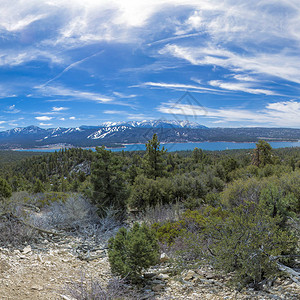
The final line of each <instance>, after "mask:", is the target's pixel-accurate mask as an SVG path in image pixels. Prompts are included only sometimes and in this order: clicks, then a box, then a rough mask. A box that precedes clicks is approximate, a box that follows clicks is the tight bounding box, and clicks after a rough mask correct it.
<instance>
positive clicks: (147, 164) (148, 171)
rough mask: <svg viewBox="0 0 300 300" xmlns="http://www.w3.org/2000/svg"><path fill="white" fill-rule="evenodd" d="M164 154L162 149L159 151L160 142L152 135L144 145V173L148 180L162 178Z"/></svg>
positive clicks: (164, 151)
mask: <svg viewBox="0 0 300 300" xmlns="http://www.w3.org/2000/svg"><path fill="white" fill-rule="evenodd" d="M165 153H166V150H165V148H164V147H162V149H160V142H159V141H158V138H157V134H156V133H154V134H153V137H152V139H151V140H149V141H148V143H146V155H145V156H144V172H145V175H146V176H147V177H148V178H151V179H154V180H155V179H156V178H157V177H161V176H163V173H164V169H165V166H164V163H163V155H164V154H165Z"/></svg>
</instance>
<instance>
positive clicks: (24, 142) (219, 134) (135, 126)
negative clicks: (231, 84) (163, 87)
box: [0, 120, 300, 149]
mask: <svg viewBox="0 0 300 300" xmlns="http://www.w3.org/2000/svg"><path fill="white" fill-rule="evenodd" d="M154 133H156V134H157V135H158V137H159V140H160V141H161V142H165V143H168V142H169V143H170V142H181V143H184V142H199V141H234V142H256V141H257V140H258V139H260V138H261V137H264V139H266V140H277V141H280V140H285V141H286V140H299V139H300V129H291V128H207V127H205V126H203V125H200V124H198V123H193V122H189V121H170V120H158V121H157V120H144V121H131V122H106V123H104V124H101V125H99V126H86V125H83V126H80V127H76V128H63V127H57V128H48V129H43V128H39V127H37V126H28V127H24V128H22V127H17V128H14V129H10V130H6V131H2V132H0V148H1V149H13V148H34V147H41V146H48V145H54V144H64V145H67V146H77V147H93V146H101V145H106V146H116V145H120V144H130V143H132V144H134V143H146V142H147V141H148V140H149V139H151V138H152V136H153V134H154Z"/></svg>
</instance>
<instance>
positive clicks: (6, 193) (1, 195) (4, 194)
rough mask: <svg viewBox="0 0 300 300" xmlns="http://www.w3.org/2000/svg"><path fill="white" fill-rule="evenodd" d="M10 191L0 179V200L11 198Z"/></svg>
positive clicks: (6, 183)
mask: <svg viewBox="0 0 300 300" xmlns="http://www.w3.org/2000/svg"><path fill="white" fill-rule="evenodd" d="M11 194H12V190H11V187H10V185H9V184H8V182H7V181H6V180H5V179H4V178H1V177H0V200H3V199H6V198H9V197H11Z"/></svg>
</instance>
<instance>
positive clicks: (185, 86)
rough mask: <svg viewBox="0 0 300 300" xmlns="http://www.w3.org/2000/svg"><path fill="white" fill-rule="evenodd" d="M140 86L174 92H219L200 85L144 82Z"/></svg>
mask: <svg viewBox="0 0 300 300" xmlns="http://www.w3.org/2000/svg"><path fill="white" fill-rule="evenodd" d="M141 86H150V87H156V88H166V89H174V90H188V89H192V90H196V91H210V92H220V91H219V90H216V89H211V88H206V87H203V86H200V85H192V84H181V83H165V82H145V83H143V84H141V85H139V87H141Z"/></svg>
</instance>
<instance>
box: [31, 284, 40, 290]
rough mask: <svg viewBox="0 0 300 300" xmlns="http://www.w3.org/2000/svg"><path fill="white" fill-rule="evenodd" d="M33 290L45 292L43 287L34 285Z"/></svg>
mask: <svg viewBox="0 0 300 300" xmlns="http://www.w3.org/2000/svg"><path fill="white" fill-rule="evenodd" d="M31 289H32V290H35V291H42V290H43V287H42V286H40V285H33V286H32V287H31Z"/></svg>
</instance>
